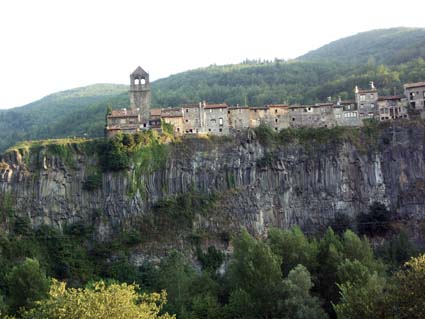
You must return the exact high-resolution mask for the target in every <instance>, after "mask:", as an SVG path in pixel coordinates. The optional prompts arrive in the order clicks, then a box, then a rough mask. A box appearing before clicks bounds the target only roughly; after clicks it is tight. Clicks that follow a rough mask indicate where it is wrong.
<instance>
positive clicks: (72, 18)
mask: <svg viewBox="0 0 425 319" xmlns="http://www.w3.org/2000/svg"><path fill="white" fill-rule="evenodd" d="M404 5H406V8H404V7H403V6H404ZM407 6H408V7H407ZM424 13H425V1H423V0H410V1H406V2H401V1H394V0H387V1H377V0H375V1H372V0H356V1H347V0H339V1H337V0H321V1H318V0H310V1H307V0H292V1H287V0H255V1H253V0H243V1H242V0H241V1H239V0H213V1H211V0H151V1H145V0H119V1H118V0H117V1H112V0H68V1H64V0H37V1H34V0H13V1H11V0H10V1H7V0H4V1H1V2H0V44H1V45H0V109H2V108H3V109H4V108H11V107H16V106H21V105H25V104H27V103H30V102H33V101H35V100H37V99H40V98H42V97H43V96H45V95H48V94H51V93H54V92H57V91H62V90H67V89H71V88H75V87H81V86H85V85H90V84H94V83H122V84H127V83H128V82H129V74H130V73H131V72H132V71H133V70H134V69H135V68H136V67H137V66H138V65H140V66H142V67H143V68H144V69H145V70H146V71H148V72H149V73H150V78H151V81H152V80H155V79H159V78H163V77H167V76H169V75H171V74H175V73H179V72H182V71H186V70H189V69H194V68H199V67H206V66H209V65H211V64H218V65H221V64H230V63H239V62H242V61H243V60H245V59H247V58H248V59H260V58H261V59H269V60H272V59H274V58H283V59H286V60H287V59H292V58H296V57H297V56H300V55H302V54H304V53H307V52H308V51H310V50H313V49H316V48H318V47H320V46H322V45H324V44H327V43H329V42H331V41H334V40H337V39H339V38H343V37H346V36H350V35H353V34H356V33H358V32H363V31H368V30H372V29H380V28H390V27H398V26H406V27H425V19H424Z"/></svg>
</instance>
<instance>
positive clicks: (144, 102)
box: [129, 66, 151, 119]
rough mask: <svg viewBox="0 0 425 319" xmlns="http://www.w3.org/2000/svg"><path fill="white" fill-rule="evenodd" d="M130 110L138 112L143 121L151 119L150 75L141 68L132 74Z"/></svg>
mask: <svg viewBox="0 0 425 319" xmlns="http://www.w3.org/2000/svg"><path fill="white" fill-rule="evenodd" d="M129 93H130V109H131V110H133V111H134V110H138V111H139V113H140V115H141V117H142V118H143V119H148V118H149V110H150V107H151V88H150V83H149V74H148V73H147V72H146V71H145V70H143V69H142V68H141V67H140V66H139V67H137V69H136V70H135V71H134V72H133V73H131V74H130V92H129Z"/></svg>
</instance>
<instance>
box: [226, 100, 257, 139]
mask: <svg viewBox="0 0 425 319" xmlns="http://www.w3.org/2000/svg"><path fill="white" fill-rule="evenodd" d="M227 114H228V120H229V130H230V131H231V132H236V133H237V132H241V131H242V130H245V129H246V128H247V127H250V126H251V110H250V108H249V107H246V106H239V105H238V106H233V107H229V108H228V109H227Z"/></svg>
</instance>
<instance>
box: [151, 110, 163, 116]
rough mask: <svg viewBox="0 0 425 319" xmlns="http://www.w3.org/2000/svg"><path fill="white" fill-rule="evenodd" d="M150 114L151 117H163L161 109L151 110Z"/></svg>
mask: <svg viewBox="0 0 425 319" xmlns="http://www.w3.org/2000/svg"><path fill="white" fill-rule="evenodd" d="M150 114H151V116H161V109H151V110H150Z"/></svg>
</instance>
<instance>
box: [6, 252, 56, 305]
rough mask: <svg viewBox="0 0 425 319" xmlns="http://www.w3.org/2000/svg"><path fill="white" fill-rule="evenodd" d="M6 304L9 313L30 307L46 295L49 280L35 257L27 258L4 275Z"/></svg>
mask: <svg viewBox="0 0 425 319" xmlns="http://www.w3.org/2000/svg"><path fill="white" fill-rule="evenodd" d="M5 279H6V287H7V304H8V306H9V310H10V312H11V313H16V312H17V311H18V310H19V309H20V308H26V309H28V308H30V307H32V306H33V305H34V303H35V302H36V301H37V300H41V299H43V298H45V297H46V296H47V293H48V291H49V285H50V280H49V279H48V278H47V277H46V273H45V272H44V270H42V269H41V268H40V264H39V262H38V260H37V259H30V258H27V259H25V261H23V262H22V263H21V264H19V265H17V266H15V267H13V268H12V270H11V271H10V272H9V273H8V274H7V275H6V278H5Z"/></svg>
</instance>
